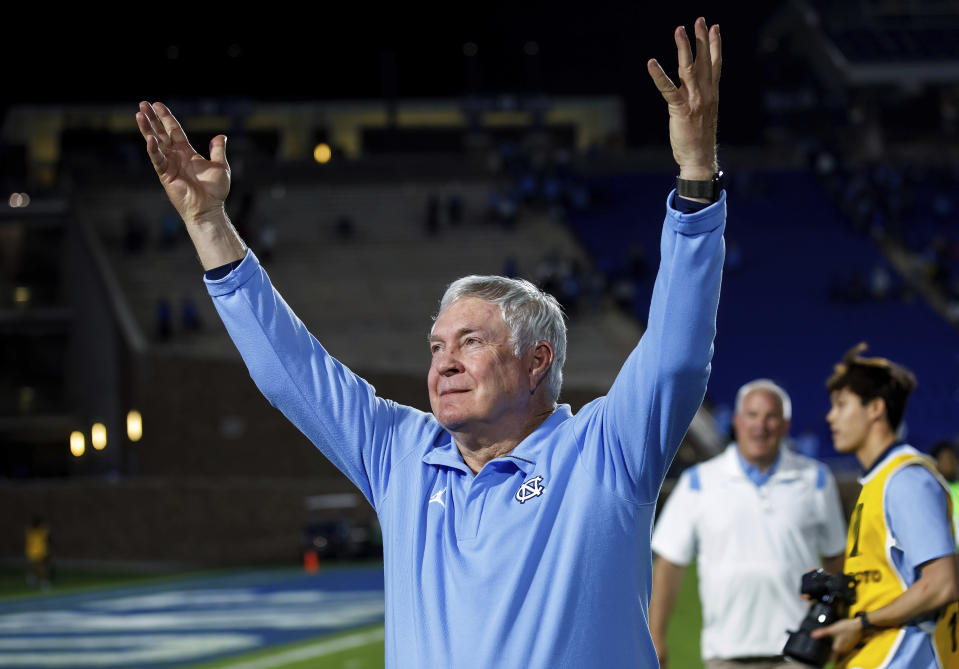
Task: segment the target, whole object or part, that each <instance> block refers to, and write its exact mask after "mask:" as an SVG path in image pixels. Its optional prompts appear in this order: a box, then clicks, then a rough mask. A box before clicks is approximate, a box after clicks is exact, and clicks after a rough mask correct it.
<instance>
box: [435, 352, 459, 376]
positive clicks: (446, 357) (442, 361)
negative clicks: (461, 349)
mask: <svg viewBox="0 0 959 669" xmlns="http://www.w3.org/2000/svg"><path fill="white" fill-rule="evenodd" d="M434 364H435V365H436V371H437V373H439V374H440V375H441V376H452V375H453V374H458V373H459V372H462V371H463V365H462V364H461V363H460V361H459V358H458V357H457V356H455V355H453V353H452V352H450V351H449V350H444V351H442V352H440V353H439V354H437V356H436V361H435V363H434Z"/></svg>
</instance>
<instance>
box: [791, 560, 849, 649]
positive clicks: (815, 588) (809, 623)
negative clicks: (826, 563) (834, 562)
mask: <svg viewBox="0 0 959 669" xmlns="http://www.w3.org/2000/svg"><path fill="white" fill-rule="evenodd" d="M800 592H802V594H804V595H808V596H809V598H810V599H812V600H813V603H812V605H810V607H809V612H808V613H807V614H806V617H805V618H803V621H802V622H801V623H800V624H799V629H798V630H797V631H795V632H790V633H789V638H788V639H787V640H786V646H785V647H784V648H783V655H785V656H786V657H789V658H792V659H794V660H799V661H800V662H805V663H806V664H811V665H814V666H817V667H821V666H823V665H824V664H826V661H827V660H828V659H829V652H830V650H832V639H831V638H829V637H824V638H822V639H813V638H812V637H810V636H809V633H810V632H811V631H813V630H814V629H818V628H820V627H825V626H826V625H832V624H833V623H834V622H836V621H837V620H839V619H840V618H845V617H846V610H847V609H848V607H849V605H850V604H852V603H854V602H855V601H856V580H855V579H854V578H853V577H852V576H849V575H847V574H836V575H832V574H827V573H826V572H824V571H823V570H822V569H817V570H816V571H811V572H808V573H806V574H803V577H802V587H801V589H800Z"/></svg>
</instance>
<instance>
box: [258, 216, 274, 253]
mask: <svg viewBox="0 0 959 669" xmlns="http://www.w3.org/2000/svg"><path fill="white" fill-rule="evenodd" d="M275 249H276V226H275V225H273V223H271V222H269V221H266V222H264V223H263V225H261V226H260V244H259V248H257V256H258V257H259V258H260V260H262V261H263V262H269V260H270V259H271V258H272V257H273V251H274V250H275Z"/></svg>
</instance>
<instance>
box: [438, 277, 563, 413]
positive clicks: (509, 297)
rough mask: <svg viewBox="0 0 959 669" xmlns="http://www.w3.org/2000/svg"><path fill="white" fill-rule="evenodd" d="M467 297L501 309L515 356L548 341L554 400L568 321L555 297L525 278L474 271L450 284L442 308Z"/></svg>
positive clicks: (560, 383)
mask: <svg viewBox="0 0 959 669" xmlns="http://www.w3.org/2000/svg"><path fill="white" fill-rule="evenodd" d="M464 297H476V298H479V299H481V300H486V301H487V302H492V303H493V304H495V305H497V306H498V307H499V308H500V313H501V314H502V315H503V321H504V322H505V323H506V327H508V328H509V331H510V343H511V344H512V345H513V353H514V354H515V355H516V356H520V355H522V354H523V353H525V352H526V351H528V350H530V349H531V348H533V347H534V346H536V344H537V343H538V342H541V341H544V340H545V341H547V342H549V344H550V346H552V347H553V364H552V365H551V366H550V368H549V371H548V372H547V375H546V387H547V390H548V392H549V394H550V396H551V397H552V399H553V401H554V402H555V401H556V400H557V399H558V398H559V391H560V389H561V388H562V387H563V365H564V364H565V363H566V322H565V321H564V320H563V310H562V307H560V306H559V302H557V301H556V298H555V297H553V296H552V295H550V294H549V293H544V292H543V291H541V290H540V289H539V288H537V287H536V286H535V285H533V284H532V283H530V282H529V281H526V280H524V279H508V278H506V277H504V276H477V275H475V274H474V275H471V276H464V277H463V278H462V279H457V280H456V281H454V282H453V283H451V284H450V285H449V287H448V288H447V289H446V292H445V293H444V294H443V299H442V300H440V311H441V312H442V311H443V310H444V309H446V308H447V307H448V306H450V305H451V304H453V302H455V301H456V300H459V299H461V298H464Z"/></svg>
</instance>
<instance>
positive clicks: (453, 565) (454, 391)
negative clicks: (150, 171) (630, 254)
mask: <svg viewBox="0 0 959 669" xmlns="http://www.w3.org/2000/svg"><path fill="white" fill-rule="evenodd" d="M673 36H674V40H675V42H676V46H677V55H678V59H679V77H680V80H681V85H680V86H678V87H677V86H676V85H675V84H674V83H673V82H672V81H670V79H669V78H668V77H667V76H666V74H665V73H664V72H663V70H662V68H661V67H660V65H659V63H658V62H656V61H655V60H650V61H649V62H648V63H647V69H648V71H649V74H650V76H651V77H652V79H653V82H654V83H655V85H656V87H657V88H658V90H659V91H660V93H661V94H662V96H663V98H664V99H665V100H666V102H667V107H668V110H669V117H670V118H669V135H670V143H671V146H672V151H673V156H674V158H675V159H676V161H677V164H678V166H679V177H678V180H677V192H676V193H671V194H670V195H669V196H668V198H667V213H666V221H665V225H664V226H663V235H662V263H661V265H660V269H659V274H658V277H657V279H656V286H655V289H654V294H653V299H652V304H651V306H650V314H649V321H648V322H649V325H648V328H647V330H646V333H645V334H644V336H643V338H642V340H641V341H640V342H639V344H638V345H637V347H636V349H635V350H634V351H633V353H632V354H631V355H630V356H629V358H628V360H627V361H626V362H625V364H624V366H623V368H622V370H621V371H620V373H619V375H618V376H617V378H616V380H615V382H614V383H613V385H612V388H611V389H610V390H609V393H608V394H607V395H606V396H605V397H601V398H599V399H597V400H595V401H593V402H591V403H590V404H588V405H587V406H585V407H583V409H582V410H581V411H579V412H578V413H577V414H576V415H575V416H574V415H573V414H572V412H571V411H570V408H569V406H568V405H557V399H558V396H559V392H560V387H561V383H562V366H563V361H564V358H565V355H566V353H565V351H566V328H565V325H564V323H563V315H562V313H561V311H560V308H559V305H558V304H557V303H556V300H554V299H553V298H552V297H550V296H548V295H545V294H543V293H542V292H540V291H539V290H538V289H537V288H536V287H535V286H533V285H532V284H529V283H527V282H525V281H514V280H510V279H505V278H502V277H475V276H474V277H467V278H465V279H461V280H460V281H457V282H455V283H453V284H452V285H451V286H450V287H449V289H448V290H447V293H446V295H445V296H444V298H443V300H442V303H441V305H440V311H439V315H438V316H437V318H436V320H435V322H434V324H433V327H432V329H431V331H430V334H429V351H430V356H431V364H430V368H429V373H428V377H427V386H428V388H429V398H430V405H431V407H432V413H424V412H422V411H417V410H415V409H413V408H411V407H405V406H400V405H398V404H396V403H395V402H391V401H389V400H385V399H381V398H380V397H377V395H376V393H375V391H374V389H373V388H372V387H370V386H369V385H368V384H366V383H365V382H364V381H363V380H362V379H360V378H359V377H357V376H356V375H354V374H353V373H352V372H351V371H350V370H349V369H347V368H346V367H345V366H344V365H342V364H341V363H339V362H338V361H337V360H335V359H334V358H333V357H331V356H330V355H329V354H327V352H326V351H325V350H324V349H323V347H322V346H321V345H320V344H319V342H317V340H316V339H314V338H313V337H312V336H311V335H310V333H309V332H308V331H307V330H306V328H305V327H304V325H303V323H302V322H300V320H299V319H297V317H296V316H295V315H294V314H293V312H292V311H291V310H290V308H289V307H288V306H287V305H286V303H285V302H284V301H283V299H282V298H281V297H280V296H279V294H278V293H277V292H276V291H275V290H274V288H273V286H272V285H271V283H270V280H269V277H268V276H267V274H266V272H265V271H264V269H263V268H262V267H261V266H260V264H259V263H258V261H257V259H256V256H255V255H254V254H253V253H252V252H250V251H249V250H248V249H247V248H246V245H245V244H244V243H243V241H242V240H241V239H240V238H239V236H238V235H237V234H236V231H235V230H234V229H233V226H232V225H231V224H230V221H229V219H228V218H227V217H226V214H225V210H224V200H225V198H226V196H227V193H228V192H229V187H230V172H229V165H228V164H227V162H226V138H225V137H224V136H223V135H219V136H217V137H215V138H214V139H213V141H212V142H211V145H210V159H209V160H207V159H205V158H203V157H202V156H200V155H199V154H197V153H196V151H194V150H193V148H192V147H191V146H190V144H189V142H188V141H187V139H186V135H185V134H184V132H183V129H182V128H181V127H180V124H179V123H178V122H177V120H176V119H175V118H174V117H173V115H172V114H171V113H170V110H169V109H167V108H166V107H165V106H164V105H162V104H160V103H154V104H152V105H151V104H148V103H146V102H143V103H141V104H140V111H139V112H138V114H137V123H138V126H139V128H140V131H141V133H142V134H143V137H144V139H145V140H146V145H147V152H148V153H149V155H150V158H151V160H152V162H153V165H154V167H155V169H156V171H157V175H158V176H159V178H160V182H161V183H162V185H163V187H164V189H165V190H166V192H167V195H168V196H169V198H170V200H171V201H172V202H173V204H174V206H176V208H177V210H178V211H179V212H180V214H181V216H182V217H183V219H184V222H185V223H186V227H187V231H188V232H189V233H190V236H191V238H192V239H193V242H194V245H195V246H196V249H197V252H198V255H199V258H200V261H201V262H202V264H203V266H204V269H206V270H207V275H206V282H207V286H208V290H209V292H210V295H211V296H212V297H213V301H214V303H215V305H216V308H217V310H218V312H219V313H220V316H221V317H222V319H223V322H224V324H225V325H226V327H227V329H228V330H229V332H230V335H231V337H232V338H233V341H234V342H235V343H236V345H237V348H239V350H240V352H241V353H242V355H243V358H244V360H245V362H246V364H247V366H248V367H249V369H250V373H251V375H252V376H253V379H254V380H255V382H256V384H257V385H258V386H259V388H260V389H261V391H262V392H263V394H264V395H266V397H267V398H268V399H269V401H270V402H271V403H272V404H274V405H275V406H277V407H278V408H279V409H280V410H282V411H283V412H284V414H286V416H287V417H288V418H289V419H290V420H291V421H292V422H293V423H295V424H296V425H297V427H299V428H300V430H301V431H302V432H303V433H304V434H305V435H306V436H308V437H309V438H310V440H311V441H312V442H313V443H314V444H315V445H316V446H317V447H318V448H319V449H320V450H321V451H322V452H323V453H324V454H325V455H326V456H327V457H328V458H329V459H330V460H331V461H332V462H333V463H334V464H335V465H336V466H337V467H339V468H340V469H341V470H342V471H343V472H344V473H345V474H346V475H347V476H348V477H349V478H350V479H351V480H352V481H353V482H354V483H355V484H356V485H357V486H358V487H359V489H360V490H361V491H362V492H363V494H364V495H365V496H366V498H367V499H368V500H369V502H370V503H371V504H372V505H373V507H374V508H375V510H376V512H377V514H378V516H379V519H380V524H381V526H382V528H383V546H384V568H385V571H386V658H387V666H390V667H398V668H404V669H405V668H406V667H424V668H425V667H444V668H445V667H455V668H456V669H464V668H465V669H469V668H470V667H477V668H480V667H482V668H483V669H489V668H490V667H526V668H527V669H535V668H543V669H545V668H547V667H548V668H553V667H636V666H641V667H651V666H654V665H655V663H656V656H655V650H654V648H653V644H652V641H651V639H650V637H649V634H648V632H647V630H646V606H647V602H648V598H649V592H650V580H651V565H650V551H649V535H650V529H651V527H652V518H653V510H654V508H655V505H656V499H657V497H658V494H659V488H660V486H661V484H662V481H663V476H664V475H665V471H666V469H667V468H668V466H669V463H670V462H671V460H672V458H673V456H674V455H675V452H676V449H677V448H678V446H679V442H680V440H681V439H682V437H683V434H684V433H685V432H686V429H687V427H688V426H689V422H690V420H691V419H692V417H693V415H694V414H695V412H696V409H697V408H698V407H699V404H700V402H701V401H702V398H703V395H704V393H705V388H706V381H707V379H708V377H709V370H710V360H711V358H712V350H713V344H712V342H713V338H714V335H715V327H716V309H717V306H718V303H719V287H720V280H721V275H722V265H723V255H724V246H723V229H724V227H725V194H724V193H723V192H721V190H720V187H719V176H718V167H717V163H716V123H717V116H716V115H717V109H718V86H719V74H720V67H721V58H720V35H719V27H718V26H713V27H712V28H709V27H708V26H707V25H706V21H705V20H704V19H702V18H700V19H698V20H697V21H696V24H695V40H696V57H695V58H693V53H692V48H691V45H690V39H689V37H688V36H687V34H686V30H685V29H684V28H682V27H679V28H677V29H676V30H675V31H674V35H673ZM357 271H362V270H361V269H358V270H357ZM383 336H384V337H387V336H389V333H384V334H383Z"/></svg>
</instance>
